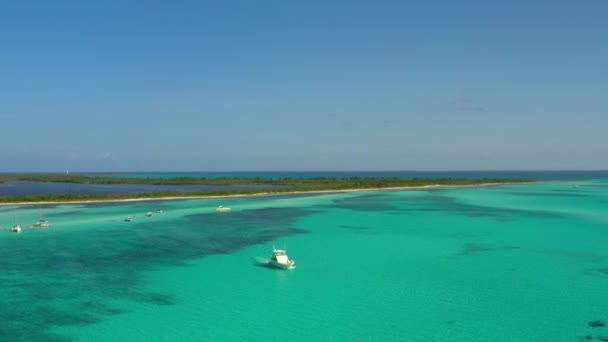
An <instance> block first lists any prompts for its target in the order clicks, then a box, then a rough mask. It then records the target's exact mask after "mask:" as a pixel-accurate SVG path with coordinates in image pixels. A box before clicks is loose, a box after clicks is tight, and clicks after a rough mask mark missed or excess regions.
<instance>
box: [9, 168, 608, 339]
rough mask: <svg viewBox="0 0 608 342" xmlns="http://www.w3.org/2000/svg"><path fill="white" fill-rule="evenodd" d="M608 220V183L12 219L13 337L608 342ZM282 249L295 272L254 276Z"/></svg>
mask: <svg viewBox="0 0 608 342" xmlns="http://www.w3.org/2000/svg"><path fill="white" fill-rule="evenodd" d="M218 205H224V206H229V207H232V208H233V210H232V212H229V213H217V212H215V210H214V208H215V207H216V206H218ZM607 208H608V181H606V180H605V179H597V180H586V181H576V182H572V181H571V182H568V183H559V182H556V183H540V184H526V185H500V186H484V187H451V188H428V189H412V190H403V191H370V192H356V193H337V194H316V195H291V196H275V197H254V198H230V199H192V200H176V201H146V202H129V203H95V204H86V205H84V204H83V205H78V204H69V205H67V204H60V205H47V206H43V207H42V208H40V207H36V206H22V207H14V206H13V207H11V206H6V207H0V227H2V228H7V229H8V227H10V225H11V224H12V223H13V221H14V220H15V219H16V220H18V221H19V222H20V223H21V225H22V226H24V230H23V232H22V233H20V234H13V233H10V232H8V230H5V231H4V232H3V233H2V234H0V251H1V253H2V257H1V258H0V260H1V261H0V267H1V269H2V270H3V271H2V272H1V273H0V281H1V283H2V287H1V289H2V290H1V296H0V318H1V320H0V334H2V336H3V337H4V338H8V339H10V340H83V341H89V340H98V341H110V340H112V341H114V340H135V341H137V340H141V341H143V340H178V339H179V340H192V341H198V340H250V341H258V340H259V341H262V340H273V339H277V338H281V339H284V340H291V341H310V340H325V341H339V340H382V341H385V340H394V341H403V340H408V341H439V340H441V341H579V340H581V339H586V338H587V336H590V337H591V338H592V340H596V341H600V338H601V337H606V336H608V328H606V327H591V326H589V322H591V321H596V320H599V321H602V322H606V323H608V296H606V294H607V293H608V250H607V249H606V246H608V228H607V227H608V210H607ZM159 209H163V211H164V212H163V213H162V214H158V213H156V211H157V210H159ZM147 211H153V212H155V214H154V215H153V216H152V217H150V218H145V217H144V214H145V212H147ZM129 215H133V216H134V217H135V219H134V221H133V222H125V221H123V219H124V217H126V216H129ZM40 216H42V217H43V218H45V219H47V220H49V221H50V222H51V227H50V228H49V229H28V228H25V226H26V225H27V224H30V223H33V222H35V221H36V220H38V218H39V217H40ZM274 241H276V243H277V244H278V245H279V246H283V244H286V246H287V250H288V253H289V255H290V257H291V258H293V259H295V260H296V264H297V268H296V269H294V270H291V271H284V270H274V269H268V268H264V267H258V266H256V265H255V262H254V261H253V258H254V257H258V256H262V257H267V256H268V255H269V252H270V249H271V248H272V245H273V242H274Z"/></svg>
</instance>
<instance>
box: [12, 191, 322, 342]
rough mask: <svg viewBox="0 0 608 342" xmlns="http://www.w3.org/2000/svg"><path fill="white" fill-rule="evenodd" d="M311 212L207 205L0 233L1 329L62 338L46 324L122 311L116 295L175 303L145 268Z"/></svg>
mask: <svg viewBox="0 0 608 342" xmlns="http://www.w3.org/2000/svg"><path fill="white" fill-rule="evenodd" d="M148 204H149V203H148ZM311 213H314V211H312V210H306V209H297V208H295V209H294V208H286V209H275V208H273V209H257V210H243V211H235V212H232V213H230V214H229V215H221V214H220V215H218V214H217V213H215V212H212V213H205V214H196V215H190V216H187V217H186V218H185V219H181V220H175V221H171V222H167V221H154V220H148V221H146V223H145V224H130V225H129V226H128V228H125V226H124V225H123V224H122V222H120V223H116V224H108V226H107V227H104V228H103V229H86V230H82V231H79V230H72V231H69V232H65V233H62V232H58V231H53V234H52V235H48V236H45V237H44V239H39V238H24V239H0V269H1V270H2V272H0V284H2V287H1V288H2V294H3V295H2V296H0V336H2V339H4V340H10V341H17V340H18V341H68V340H69V338H68V337H66V336H60V335H57V334H55V333H53V332H52V329H53V327H57V326H82V325H89V324H93V323H96V322H98V321H100V320H103V319H104V318H105V317H107V316H111V315H118V314H121V313H122V312H123V308H122V307H120V306H119V305H118V304H117V303H119V302H121V301H123V300H128V301H134V302H143V303H150V304H153V305H163V306H170V305H175V304H176V302H175V298H173V297H172V296H171V295H170V294H166V293H157V292H154V291H150V289H147V288H146V283H145V281H144V277H143V276H142V275H143V273H144V272H147V271H152V270H155V269H161V268H164V267H173V266H179V265H183V264H184V263H186V262H187V261H188V260H192V259H198V258H201V257H205V256H207V255H212V254H222V253H232V252H234V251H237V250H239V249H242V248H245V247H247V246H250V245H254V244H263V243H268V242H270V241H274V240H280V238H282V237H284V236H288V235H292V234H302V233H306V231H304V230H301V229H296V228H294V227H293V222H294V220H296V219H297V218H299V217H302V216H305V215H309V214H311ZM142 221H143V219H142ZM9 256H19V257H9Z"/></svg>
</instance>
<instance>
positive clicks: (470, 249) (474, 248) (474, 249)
mask: <svg viewBox="0 0 608 342" xmlns="http://www.w3.org/2000/svg"><path fill="white" fill-rule="evenodd" d="M518 249H520V248H519V247H517V246H492V245H485V244H480V243H467V244H465V245H464V246H462V250H461V251H460V253H459V255H476V254H478V253H481V252H489V251H510V250H518Z"/></svg>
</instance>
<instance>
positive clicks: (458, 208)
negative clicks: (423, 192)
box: [399, 195, 563, 222]
mask: <svg viewBox="0 0 608 342" xmlns="http://www.w3.org/2000/svg"><path fill="white" fill-rule="evenodd" d="M399 200H400V201H402V202H407V203H408V204H409V205H410V206H411V207H412V208H413V210H417V211H428V212H442V213H446V212H447V213H453V214H455V215H462V216H467V217H493V218H496V219H497V220H499V221H500V222H508V221H509V220H511V219H512V217H513V216H532V217H541V218H562V217H563V216H562V215H560V214H557V213H553V212H547V211H540V210H523V209H509V208H497V207H489V206H481V205H474V204H467V203H462V202H460V201H458V200H457V199H456V198H453V197H449V196H444V195H428V196H415V197H404V198H400V199H399Z"/></svg>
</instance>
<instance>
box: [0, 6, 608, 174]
mask: <svg viewBox="0 0 608 342" xmlns="http://www.w3.org/2000/svg"><path fill="white" fill-rule="evenodd" d="M606 13H608V2H607V1H604V0H597V1H593V0H590V1H583V2H581V1H555V0H553V1H508V2H507V1H505V2H495V1H424V2H417V3H415V2H409V1H333V2H330V1H97V2H94V1H4V2H1V3H0V172H13V171H59V172H61V171H64V170H66V169H70V170H72V171H223V170H225V171H232V170H512V169H608V153H607V152H606V147H608V133H607V129H608V20H606Z"/></svg>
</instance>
